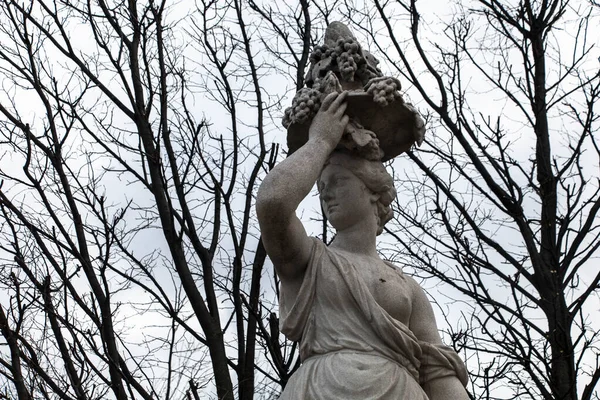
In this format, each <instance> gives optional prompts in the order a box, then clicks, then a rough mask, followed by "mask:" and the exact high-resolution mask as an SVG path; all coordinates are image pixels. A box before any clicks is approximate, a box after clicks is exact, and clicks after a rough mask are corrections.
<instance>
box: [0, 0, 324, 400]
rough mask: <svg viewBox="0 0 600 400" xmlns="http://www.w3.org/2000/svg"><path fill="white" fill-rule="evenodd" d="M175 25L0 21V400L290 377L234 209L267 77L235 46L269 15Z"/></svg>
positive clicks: (183, 12)
mask: <svg viewBox="0 0 600 400" xmlns="http://www.w3.org/2000/svg"><path fill="white" fill-rule="evenodd" d="M183 7H184V6H183V5H181V4H180V5H177V6H169V4H168V2H165V1H162V2H154V1H148V2H135V1H129V2H107V1H104V0H98V1H92V2H80V1H43V0H41V1H35V2H31V3H29V4H27V3H22V2H19V1H6V2H3V3H2V5H0V12H1V16H0V18H1V21H2V22H1V28H0V29H1V33H0V34H1V35H2V43H3V44H2V47H1V48H0V71H1V72H0V75H1V77H2V85H3V90H4V94H3V95H2V97H1V98H0V115H1V117H0V137H1V139H0V140H1V141H2V142H1V143H2V162H1V165H0V178H1V179H2V186H1V188H0V210H1V212H2V217H1V218H0V227H1V228H0V257H1V259H2V263H1V266H0V285H1V287H2V291H1V292H2V293H3V294H2V297H0V331H1V333H2V336H1V337H2V338H3V341H1V342H0V346H1V347H0V349H1V350H0V382H1V384H0V386H2V388H3V389H2V392H0V397H2V396H4V397H6V398H13V397H17V398H19V399H20V400H23V399H32V398H61V399H99V398H115V399H129V398H145V399H151V398H152V399H154V398H159V397H160V398H165V399H171V398H184V397H185V398H190V399H191V398H196V399H197V398H200V397H202V398H206V396H215V397H217V398H219V399H234V398H238V399H251V398H254V397H255V395H257V394H258V395H261V396H262V397H268V396H270V395H271V394H276V393H277V392H278V391H279V388H280V387H281V386H282V385H285V382H286V381H287V379H288V377H289V375H290V374H291V373H292V372H293V371H294V369H295V368H296V367H297V364H298V357H297V348H296V346H295V345H294V344H292V343H288V342H287V341H286V340H285V338H283V337H282V336H281V335H280V334H279V330H278V320H277V317H276V314H275V312H276V294H277V289H276V286H277V283H276V281H275V280H274V279H275V278H274V275H273V274H272V272H271V271H270V269H269V268H266V267H267V266H268V264H266V255H265V251H264V248H263V246H262V243H261V241H260V237H259V232H258V229H257V227H256V223H255V220H254V215H253V206H252V204H253V195H254V192H255V188H256V187H257V182H258V181H259V180H260V179H261V177H262V176H264V174H265V173H266V172H268V170H269V169H270V168H272V167H273V165H274V163H275V161H276V159H277V157H278V153H279V151H278V150H279V149H278V146H277V145H270V144H268V143H269V142H268V141H267V138H268V135H269V130H271V129H272V126H273V125H272V124H273V122H272V115H271V114H272V113H273V111H276V110H278V109H279V102H280V100H281V95H282V93H281V92H275V91H274V92H273V93H271V92H270V90H269V88H268V87H266V86H265V82H267V80H265V76H269V75H274V74H275V72H274V71H275V70H276V69H277V70H279V71H281V70H282V68H284V67H278V66H277V65H278V63H279V64H281V59H275V60H273V61H269V60H266V59H263V58H261V57H260V56H259V51H258V50H256V49H255V48H254V47H253V46H259V47H258V48H259V49H260V48H261V46H262V45H263V44H264V43H265V42H264V41H261V40H260V38H261V35H257V32H260V29H261V25H260V21H264V24H263V25H262V26H263V27H265V26H266V27H268V29H273V28H275V27H276V24H275V18H279V17H280V16H284V15H286V16H287V14H283V13H282V14H279V16H277V17H276V16H275V15H274V13H273V12H272V10H268V9H264V8H261V7H262V6H258V5H256V4H254V3H251V4H250V5H248V4H247V3H246V2H242V1H241V0H232V1H227V2H221V1H219V2H216V1H200V2H198V3H197V4H196V5H195V6H192V7H191V8H189V9H183ZM250 10H252V12H253V13H254V15H256V16H260V15H261V13H262V16H263V17H267V16H269V17H270V18H271V19H266V18H265V19H261V18H262V17H261V18H255V19H250V18H249V17H248V11H250ZM294 12H295V13H296V16H289V17H287V18H289V21H294V22H293V23H292V26H293V27H294V29H292V30H287V28H286V30H285V37H286V38H287V39H288V40H289V43H290V51H293V52H294V55H296V54H299V55H300V56H299V58H297V59H298V60H300V61H299V63H298V64H297V65H296V66H295V69H296V70H297V71H298V74H299V75H298V76H300V77H302V76H303V75H304V73H303V68H305V65H306V59H307V54H308V46H309V45H310V43H311V41H310V40H309V39H308V38H310V24H308V23H307V21H312V20H313V19H317V18H316V17H314V18H313V17H311V16H310V15H309V14H308V9H307V4H306V3H302V5H301V7H299V8H298V9H297V10H295V11H294ZM300 17H301V18H300ZM247 18H248V19H250V21H248V20H247ZM295 18H296V19H295ZM257 21H259V22H257ZM282 32H283V31H282ZM291 43H294V44H293V46H292V45H291ZM268 54H271V55H272V54H273V53H268ZM283 94H284V93H283ZM215 110H218V111H215ZM207 114H208V115H209V117H208V118H205V117H203V115H207ZM274 114H276V116H277V117H279V115H278V114H277V113H276V112H275V113H274ZM269 141H270V140H269ZM4 388H5V389H4Z"/></svg>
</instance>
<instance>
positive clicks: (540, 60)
mask: <svg viewBox="0 0 600 400" xmlns="http://www.w3.org/2000/svg"><path fill="white" fill-rule="evenodd" d="M421 7H424V6H421ZM451 9H452V11H451V15H452V17H451V20H450V21H439V20H437V19H435V18H434V16H433V15H432V14H428V13H427V12H425V11H424V12H423V13H421V12H420V10H419V9H418V8H417V3H416V2H415V1H412V0H411V1H399V2H380V1H374V2H373V7H372V8H370V9H368V10H364V9H360V8H352V7H350V8H348V9H347V10H346V14H347V16H348V17H349V18H351V19H353V21H354V22H355V23H356V26H357V27H361V28H363V29H362V34H364V35H367V36H368V37H370V38H371V39H372V40H373V42H374V43H376V44H377V45H378V46H380V50H381V51H380V54H384V55H385V56H386V57H387V61H388V62H389V63H390V65H395V66H396V68H397V72H398V73H399V74H401V75H402V76H403V77H404V79H405V81H407V82H408V83H409V84H410V87H409V92H410V93H411V94H412V96H413V100H415V101H418V102H419V103H418V104H419V105H420V106H421V108H422V110H423V112H426V113H428V114H429V115H428V117H429V118H428V128H429V129H428V130H429V133H428V139H427V140H426V144H425V146H424V147H423V148H422V149H420V150H418V151H413V152H410V153H409V154H408V155H409V158H410V163H404V164H402V166H401V167H400V168H402V169H405V171H404V172H402V173H400V176H401V177H402V178H401V180H400V181H399V186H400V188H401V190H400V194H399V198H400V201H399V204H398V207H397V209H396V211H397V223H396V225H395V226H393V227H391V228H390V231H389V233H390V234H391V235H393V237H395V239H396V243H400V244H401V245H402V246H401V251H400V252H399V253H397V254H396V256H397V257H398V258H399V259H403V260H404V261H405V262H406V263H410V264H412V265H414V266H415V268H416V269H417V271H421V272H422V273H423V274H424V275H425V276H434V277H436V278H438V279H440V280H441V281H443V282H445V283H446V284H448V285H450V286H451V287H452V288H454V290H455V293H456V295H455V298H456V300H457V301H460V302H461V303H462V304H464V307H462V309H463V310H464V311H463V316H464V323H463V326H462V328H456V327H455V330H454V332H452V339H453V340H454V345H455V347H456V348H457V350H459V351H462V352H463V353H464V354H466V355H468V356H469V362H468V367H469V369H470V373H471V380H472V384H473V396H474V398H481V399H500V398H519V399H548V400H550V399H560V400H567V399H569V400H571V399H572V400H574V399H582V400H590V399H597V398H598V380H599V379H600V367H599V360H600V350H599V348H598V344H599V341H598V339H599V338H598V334H599V331H600V321H599V320H598V318H597V307H598V293H599V292H600V287H599V282H600V271H599V269H598V267H597V263H598V256H599V254H600V253H599V247H600V218H599V217H598V210H599V209H600V184H599V180H598V168H599V161H600V151H599V150H600V147H599V142H598V140H599V137H598V128H599V126H598V121H599V120H598V114H597V112H598V104H599V103H598V96H599V95H600V73H599V69H598V63H597V57H598V48H597V46H598V41H597V35H596V33H595V28H592V27H594V26H597V25H598V20H599V17H600V15H599V13H598V8H597V7H596V8H594V6H593V4H591V3H586V2H575V1H571V2H568V1H562V0H556V1H528V0H525V1H521V2H518V3H511V2H502V1H495V0H493V1H487V0H480V1H473V2H469V3H468V4H467V3H461V2H456V3H454V4H452V5H451ZM440 26H441V27H440ZM432 33H433V34H435V36H432V35H431V34H432ZM490 106H492V107H493V108H494V109H493V111H490ZM413 166H414V168H413ZM396 170H397V171H398V165H397V166H396ZM407 171H408V172H407ZM411 171H412V172H411ZM594 313H596V317H595V316H594Z"/></svg>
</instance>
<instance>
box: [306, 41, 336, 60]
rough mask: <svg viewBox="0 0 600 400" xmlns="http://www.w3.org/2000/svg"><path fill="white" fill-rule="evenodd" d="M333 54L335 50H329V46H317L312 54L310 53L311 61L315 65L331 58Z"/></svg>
mask: <svg viewBox="0 0 600 400" xmlns="http://www.w3.org/2000/svg"><path fill="white" fill-rule="evenodd" d="M332 54H333V49H331V48H329V47H328V46H327V45H323V46H317V47H315V49H314V50H313V51H312V53H310V61H311V62H312V63H313V64H316V63H318V62H319V61H321V60H323V59H325V58H327V57H331V55H332Z"/></svg>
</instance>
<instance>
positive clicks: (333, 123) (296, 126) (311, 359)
mask: <svg viewBox="0 0 600 400" xmlns="http://www.w3.org/2000/svg"><path fill="white" fill-rule="evenodd" d="M348 35H349V31H348V30H347V28H346V27H345V26H343V25H341V24H335V25H334V26H333V27H331V26H330V28H328V32H327V34H326V44H327V42H328V40H329V41H330V42H331V41H332V40H337V41H335V43H340V44H342V46H343V45H344V44H345V43H349V44H352V45H353V44H355V41H354V42H351V41H350V40H347V39H348ZM336 36H337V37H336ZM340 36H341V37H340ZM342 39H343V40H345V42H342ZM325 47H326V48H319V49H317V50H319V52H321V53H323V54H327V53H326V52H327V51H328V50H329V48H330V46H325ZM346 48H347V49H350V50H352V51H355V53H353V54H360V57H362V58H357V59H354V61H355V62H354V70H352V68H349V67H348V65H347V64H348V63H347V60H348V58H343V59H341V60H340V58H339V54H338V57H337V61H336V60H331V59H327V57H329V56H330V55H331V53H329V56H325V57H321V56H319V55H318V54H317V56H315V57H314V59H313V65H312V67H311V71H310V72H309V78H310V79H307V81H308V83H309V84H312V85H313V86H312V87H309V89H310V90H319V92H320V94H317V93H313V97H310V96H309V97H310V99H309V100H312V102H311V103H308V101H307V100H306V97H303V98H302V99H301V101H299V100H298V99H297V101H296V105H294V106H293V107H298V106H299V105H300V103H302V102H304V103H305V104H304V106H301V107H298V108H292V109H291V111H287V112H286V116H285V117H284V124H285V125H287V127H288V145H289V146H290V152H293V153H292V154H290V155H289V157H288V158H287V159H285V160H284V161H282V162H281V163H280V164H279V165H277V166H276V167H275V168H274V169H273V170H272V171H271V172H270V173H269V174H268V175H267V177H266V178H265V180H264V181H263V183H262V185H261V187H260V189H259V192H258V196H257V204H256V208H257V214H258V219H259V223H260V227H261V232H262V238H263V242H264V245H265V248H266V250H267V253H268V255H269V257H270V258H271V260H272V262H273V264H274V265H275V268H276V271H277V274H278V275H279V278H280V280H281V291H280V292H281V296H280V325H281V331H282V332H283V333H284V334H286V336H287V337H288V338H289V339H291V340H296V341H299V342H300V357H301V359H302V365H301V366H300V368H299V370H298V371H297V372H296V373H295V374H294V375H293V376H292V377H291V379H290V380H289V382H288V385H287V386H286V388H285V390H284V392H283V394H282V396H281V399H286V400H288V399H357V400H358V399H406V400H426V399H430V400H450V399H452V400H466V399H468V396H467V394H466V391H465V389H464V385H465V383H466V380H467V375H466V369H465V367H464V364H463V362H462V361H461V360H460V358H459V357H458V355H457V354H456V353H455V352H454V351H453V350H452V349H450V348H449V347H447V346H444V345H443V344H442V342H441V340H440V336H439V333H438V330H437V326H436V322H435V317H434V314H433V310H432V307H431V304H430V303H429V301H428V300H427V297H426V296H425V294H424V292H423V290H422V288H421V287H420V286H419V284H418V283H417V282H416V281H415V280H414V279H412V278H411V277H410V276H408V275H406V274H404V273H403V272H402V270H401V269H400V268H398V267H397V266H395V265H393V264H391V263H388V262H386V261H383V260H382V259H381V258H380V257H379V255H378V253H377V250H376V236H377V235H378V234H379V233H381V232H382V229H383V225H384V224H385V223H386V222H387V221H388V220H389V219H390V218H391V216H392V211H391V208H390V204H391V202H392V201H393V199H394V198H395V196H396V191H395V189H394V186H393V180H392V178H391V176H390V175H389V174H388V173H387V171H386V169H385V167H384V165H383V163H382V161H381V160H382V159H389V158H391V157H393V156H395V155H397V154H399V153H400V152H402V151H405V150H406V149H407V148H408V147H410V145H411V144H412V143H414V142H415V141H417V142H418V141H419V140H420V138H422V133H423V124H422V123H420V118H419V117H418V114H416V111H414V109H412V107H410V106H409V105H407V104H405V103H404V102H403V101H402V99H401V96H400V95H399V94H398V93H396V92H397V89H399V83H398V82H397V81H395V80H392V81H388V79H393V78H385V77H382V76H378V75H381V73H380V72H379V70H378V69H376V68H375V67H374V66H376V62H375V61H373V60H374V58H372V56H370V55H368V57H366V55H367V54H368V53H366V52H363V51H362V50H361V49H360V47H356V46H346ZM313 55H314V53H313ZM322 69H325V71H324V72H323V71H322ZM357 71H362V72H361V73H360V74H356V72H357ZM365 71H367V72H365ZM353 72H354V73H353ZM361 74H362V75H361ZM369 74H370V75H369ZM311 79H312V81H311ZM357 80H358V81H359V82H358V83H359V85H358V86H360V87H357V85H355V84H356V83H357ZM311 82H312V83H311ZM381 82H385V85H388V86H389V82H392V83H393V84H394V85H395V86H397V87H396V88H394V90H392V91H386V90H385V88H383V89H384V92H385V97H386V102H387V104H383V102H382V101H378V102H376V101H375V100H374V97H376V95H374V93H373V91H371V92H369V88H370V87H373V86H374V85H375V86H377V84H378V83H381ZM316 86H318V87H319V88H318V89H315V87H316ZM340 86H341V88H340ZM363 87H366V90H364V89H363ZM378 87H380V88H381V87H382V86H381V85H379V86H378ZM324 88H326V89H324ZM321 90H323V91H322V92H321ZM304 94H306V91H305V93H304ZM300 96H304V95H303V94H300ZM297 97H298V96H297ZM353 97H354V100H356V99H357V98H361V97H362V98H361V99H360V101H356V102H354V103H352V101H353V100H352V98H353ZM365 98H368V99H370V102H369V101H366V100H365ZM379 100H381V99H379ZM317 103H318V107H316V106H315V104H317ZM307 107H308V108H309V109H310V110H308V109H307ZM353 107H354V108H355V109H354V110H353V109H352V108H353ZM369 107H370V111H369ZM357 108H362V110H358V109H357ZM377 108H380V109H383V111H381V110H379V111H377ZM386 109H387V111H386ZM307 110H308V111H307ZM398 110H400V111H398ZM302 111H306V114H305V113H303V112H302ZM372 113H375V114H377V115H379V117H380V118H389V119H391V120H392V121H395V123H398V122H401V123H403V126H402V127H398V126H393V125H390V124H389V121H387V122H388V124H386V123H382V122H381V121H375V120H372V119H369V116H368V114H372ZM402 113H404V114H403V116H402V117H401V118H397V115H398V114H402ZM390 115H391V117H390ZM394 118H396V119H394ZM415 133H416V134H415ZM419 134H420V136H419ZM398 136H409V139H408V140H407V138H406V137H401V138H398ZM290 137H291V140H290ZM381 143H383V145H380V144H381ZM407 143H408V144H407ZM407 146H408V147H407ZM390 154H391V156H390ZM386 157H387V158H386ZM315 183H317V188H318V190H319V193H320V200H321V203H322V207H323V211H324V213H325V215H326V217H327V219H328V220H329V222H330V223H331V225H332V226H333V227H334V228H335V229H336V235H335V238H334V239H333V241H332V242H331V244H330V245H329V246H326V245H325V244H324V243H322V242H321V241H319V240H317V239H316V238H311V237H309V236H307V234H306V231H305V230H304V227H303V225H302V223H301V222H300V220H299V219H298V218H297V217H296V214H295V211H296V208H297V207H298V205H299V204H300V202H301V201H302V200H303V199H304V197H306V195H307V194H308V193H309V192H310V190H311V188H312V187H313V185H314V184H315Z"/></svg>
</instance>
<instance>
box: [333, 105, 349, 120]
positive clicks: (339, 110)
mask: <svg viewBox="0 0 600 400" xmlns="http://www.w3.org/2000/svg"><path fill="white" fill-rule="evenodd" d="M346 108H348V103H345V102H344V103H342V104H341V105H340V106H339V107H338V108H337V109H336V110H335V114H336V115H338V116H339V117H340V118H341V117H342V115H344V113H345V112H346Z"/></svg>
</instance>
